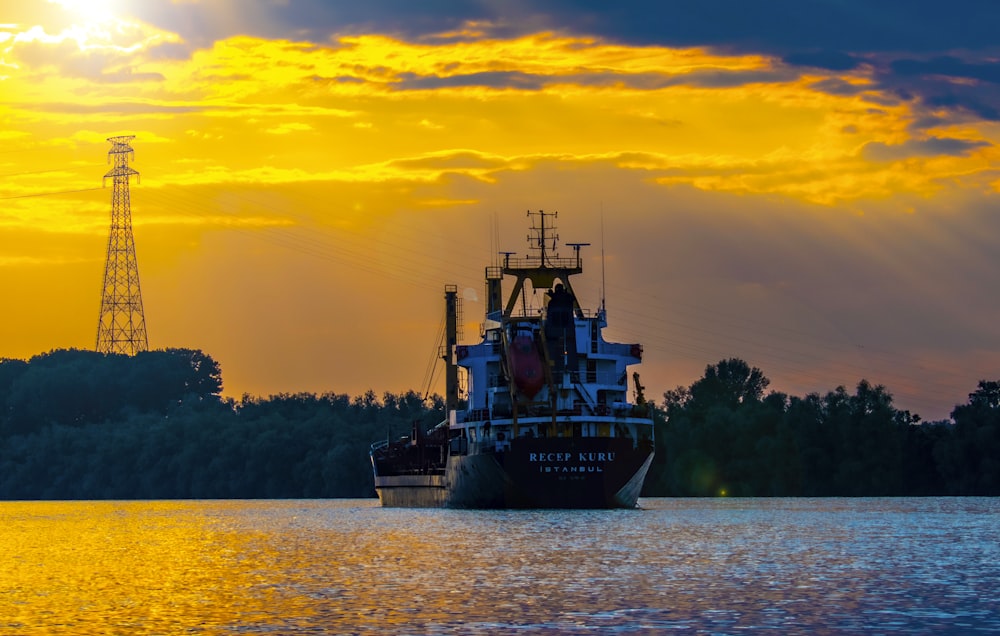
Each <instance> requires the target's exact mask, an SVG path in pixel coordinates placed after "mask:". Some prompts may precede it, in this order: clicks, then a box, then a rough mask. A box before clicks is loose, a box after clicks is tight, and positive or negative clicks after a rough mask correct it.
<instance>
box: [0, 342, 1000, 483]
mask: <svg viewBox="0 0 1000 636" xmlns="http://www.w3.org/2000/svg"><path fill="white" fill-rule="evenodd" d="M769 384H770V382H769V381H768V379H767V378H766V377H765V376H764V374H763V373H762V372H761V371H760V370H759V369H757V368H753V367H750V365H748V364H747V363H746V362H744V361H742V360H739V359H731V360H724V361H721V362H719V363H718V364H715V365H710V366H709V367H707V369H706V372H705V376H704V377H703V378H701V379H699V380H697V381H696V382H694V383H693V384H692V385H691V386H689V387H678V388H677V389H674V390H672V391H668V392H667V393H665V394H664V396H663V398H664V399H663V403H662V404H652V405H651V406H652V410H653V413H654V417H655V418H656V420H657V421H656V433H655V434H656V457H655V460H654V464H653V466H652V468H651V470H650V473H649V476H648V477H647V480H646V487H645V490H644V494H645V495H646V496H719V495H723V494H725V495H730V496H883V495H911V496H913V495H1000V382H987V381H983V382H980V383H979V387H978V388H977V389H976V391H975V392H973V393H972V394H970V396H969V402H968V403H967V404H963V405H959V406H956V407H955V409H954V411H953V412H952V414H951V417H952V421H946V422H929V423H926V422H920V419H919V417H917V416H916V415H913V414H911V413H909V412H908V411H903V410H899V409H896V408H895V407H894V406H893V404H892V396H891V395H890V394H889V393H888V391H886V389H885V388H884V387H882V386H873V385H871V384H870V383H868V382H866V381H862V382H860V383H859V384H858V385H857V387H856V389H855V391H854V393H853V394H852V393H849V392H848V391H847V390H845V389H844V388H843V387H838V388H837V389H835V390H833V391H831V392H829V393H827V394H826V395H822V396H821V395H819V394H810V395H807V396H805V397H790V396H788V395H785V394H782V393H777V392H773V391H772V392H766V391H767V387H768V385H769ZM221 392H222V373H221V370H220V368H219V365H218V363H216V362H215V360H213V359H212V358H211V357H209V356H208V355H206V354H204V353H202V352H201V351H197V350H189V349H168V350H162V351H150V352H144V353H140V354H138V355H136V356H132V357H129V356H124V355H114V354H110V355H105V354H99V353H95V352H92V351H80V350H59V351H52V352H50V353H47V354H43V355H39V356H36V357H34V358H32V359H31V360H28V361H23V360H11V359H0V499H175V498H286V497H288V498H291V497H371V496H374V485H373V480H372V473H371V465H370V463H369V460H368V449H369V447H370V445H371V443H372V442H373V441H375V440H377V439H385V438H387V437H389V438H393V439H395V438H398V437H399V436H401V435H408V434H410V431H411V430H412V426H413V423H414V422H415V421H416V422H419V425H420V426H421V427H423V428H425V429H427V428H430V427H432V426H433V425H435V424H437V423H438V422H440V421H441V420H442V419H443V417H444V405H443V403H442V400H441V398H440V397H438V396H434V397H432V398H431V399H430V400H426V401H425V400H424V399H422V397H421V396H419V395H417V394H415V393H413V392H409V393H404V394H398V395H396V394H391V393H386V394H384V395H382V396H381V397H379V396H377V395H376V394H375V393H374V392H372V391H369V392H367V393H366V394H364V395H361V396H356V397H353V398H352V397H349V396H347V395H343V394H336V393H327V394H324V395H314V394H308V393H302V394H294V395H289V394H282V395H273V396H270V397H268V398H256V397H250V396H244V397H243V398H242V399H241V400H233V399H229V398H222V397H221Z"/></svg>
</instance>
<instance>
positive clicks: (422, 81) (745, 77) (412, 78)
mask: <svg viewBox="0 0 1000 636" xmlns="http://www.w3.org/2000/svg"><path fill="white" fill-rule="evenodd" d="M794 77H795V75H794V73H790V72H789V71H787V70H778V71H772V70H752V71H695V72H692V73H686V74H684V75H666V74H659V73H634V74H630V73H611V72H608V73H569V74H563V75H533V74H530V73H523V72H520V71H488V72H482V73H467V74H458V75H449V76H438V75H417V74H415V73H403V74H401V75H400V76H399V77H398V82H397V83H396V84H395V87H396V88H397V89H401V90H430V89H437V88H458V87H470V86H480V87H490V88H516V89H520V90H541V89H543V88H545V87H546V86H549V85H552V84H576V85H581V86H625V87H628V88H637V89H643V90H655V89H658V88H666V87H668V86H696V87H699V88H732V87H735V86H743V85H746V84H762V83H774V82H782V81H787V80H789V79H794Z"/></svg>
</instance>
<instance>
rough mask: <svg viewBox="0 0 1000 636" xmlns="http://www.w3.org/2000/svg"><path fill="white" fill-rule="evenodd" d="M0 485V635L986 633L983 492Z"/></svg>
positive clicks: (999, 544)
mask: <svg viewBox="0 0 1000 636" xmlns="http://www.w3.org/2000/svg"><path fill="white" fill-rule="evenodd" d="M640 504H641V506H642V509H640V510H607V511H551V510H545V511H459V510H401V509H383V508H380V507H378V503H377V502H376V501H371V500H306V501H303V500H296V501H287V500H282V501H157V502H5V503H0V551H2V552H0V634H3V635H5V636H6V635H20V634H46V635H49V634H73V635H86V634H129V635H132V634H444V633H449V634H450V633H458V634H604V633H612V634H633V633H661V632H665V631H668V630H670V631H676V630H681V631H686V632H688V633H714V634H730V633H741V632H745V631H746V630H754V631H755V632H756V633H765V634H767V633H775V634H776V633H857V632H865V633H872V634H882V633H893V632H895V633H906V634H913V633H927V634H939V633H962V634H964V633H972V632H977V631H981V632H998V631H1000V499H984V498H960V499H938V498H932V499H642V500H640Z"/></svg>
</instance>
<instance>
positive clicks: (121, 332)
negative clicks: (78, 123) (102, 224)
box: [97, 135, 149, 355]
mask: <svg viewBox="0 0 1000 636" xmlns="http://www.w3.org/2000/svg"><path fill="white" fill-rule="evenodd" d="M133 139H135V135H122V136H118V137H109V138H108V141H109V142H111V150H109V151H108V162H109V163H110V162H112V161H114V168H112V169H111V171H110V172H108V174H106V175H104V183H105V184H106V183H107V180H108V179H109V178H110V179H112V181H113V184H114V189H113V191H112V195H111V233H110V234H109V235H108V255H107V259H106V261H105V264H104V289H103V294H102V296H101V318H100V321H99V322H98V325H97V350H98V351H99V352H101V353H124V354H127V355H135V354H136V353H138V352H139V351H146V350H147V349H149V340H148V338H147V336H146V318H145V316H144V315H143V312H142V292H141V291H140V290H139V266H138V264H137V263H136V259H135V239H134V238H133V236H132V211H131V209H130V207H131V206H130V203H129V191H128V186H129V180H130V179H131V177H132V175H135V176H136V178H137V180H138V176H139V173H138V171H136V170H134V169H133V168H132V167H131V166H129V160H130V159H134V158H135V151H134V150H132V146H131V144H130V142H131V141H132V140H133Z"/></svg>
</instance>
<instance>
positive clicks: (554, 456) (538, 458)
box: [528, 453, 573, 462]
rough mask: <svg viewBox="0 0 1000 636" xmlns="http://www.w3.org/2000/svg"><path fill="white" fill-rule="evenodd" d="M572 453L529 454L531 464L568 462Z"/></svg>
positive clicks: (571, 457)
mask: <svg viewBox="0 0 1000 636" xmlns="http://www.w3.org/2000/svg"><path fill="white" fill-rule="evenodd" d="M571 459H573V454H572V453H528V461H529V462H568V461H569V460H571Z"/></svg>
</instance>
